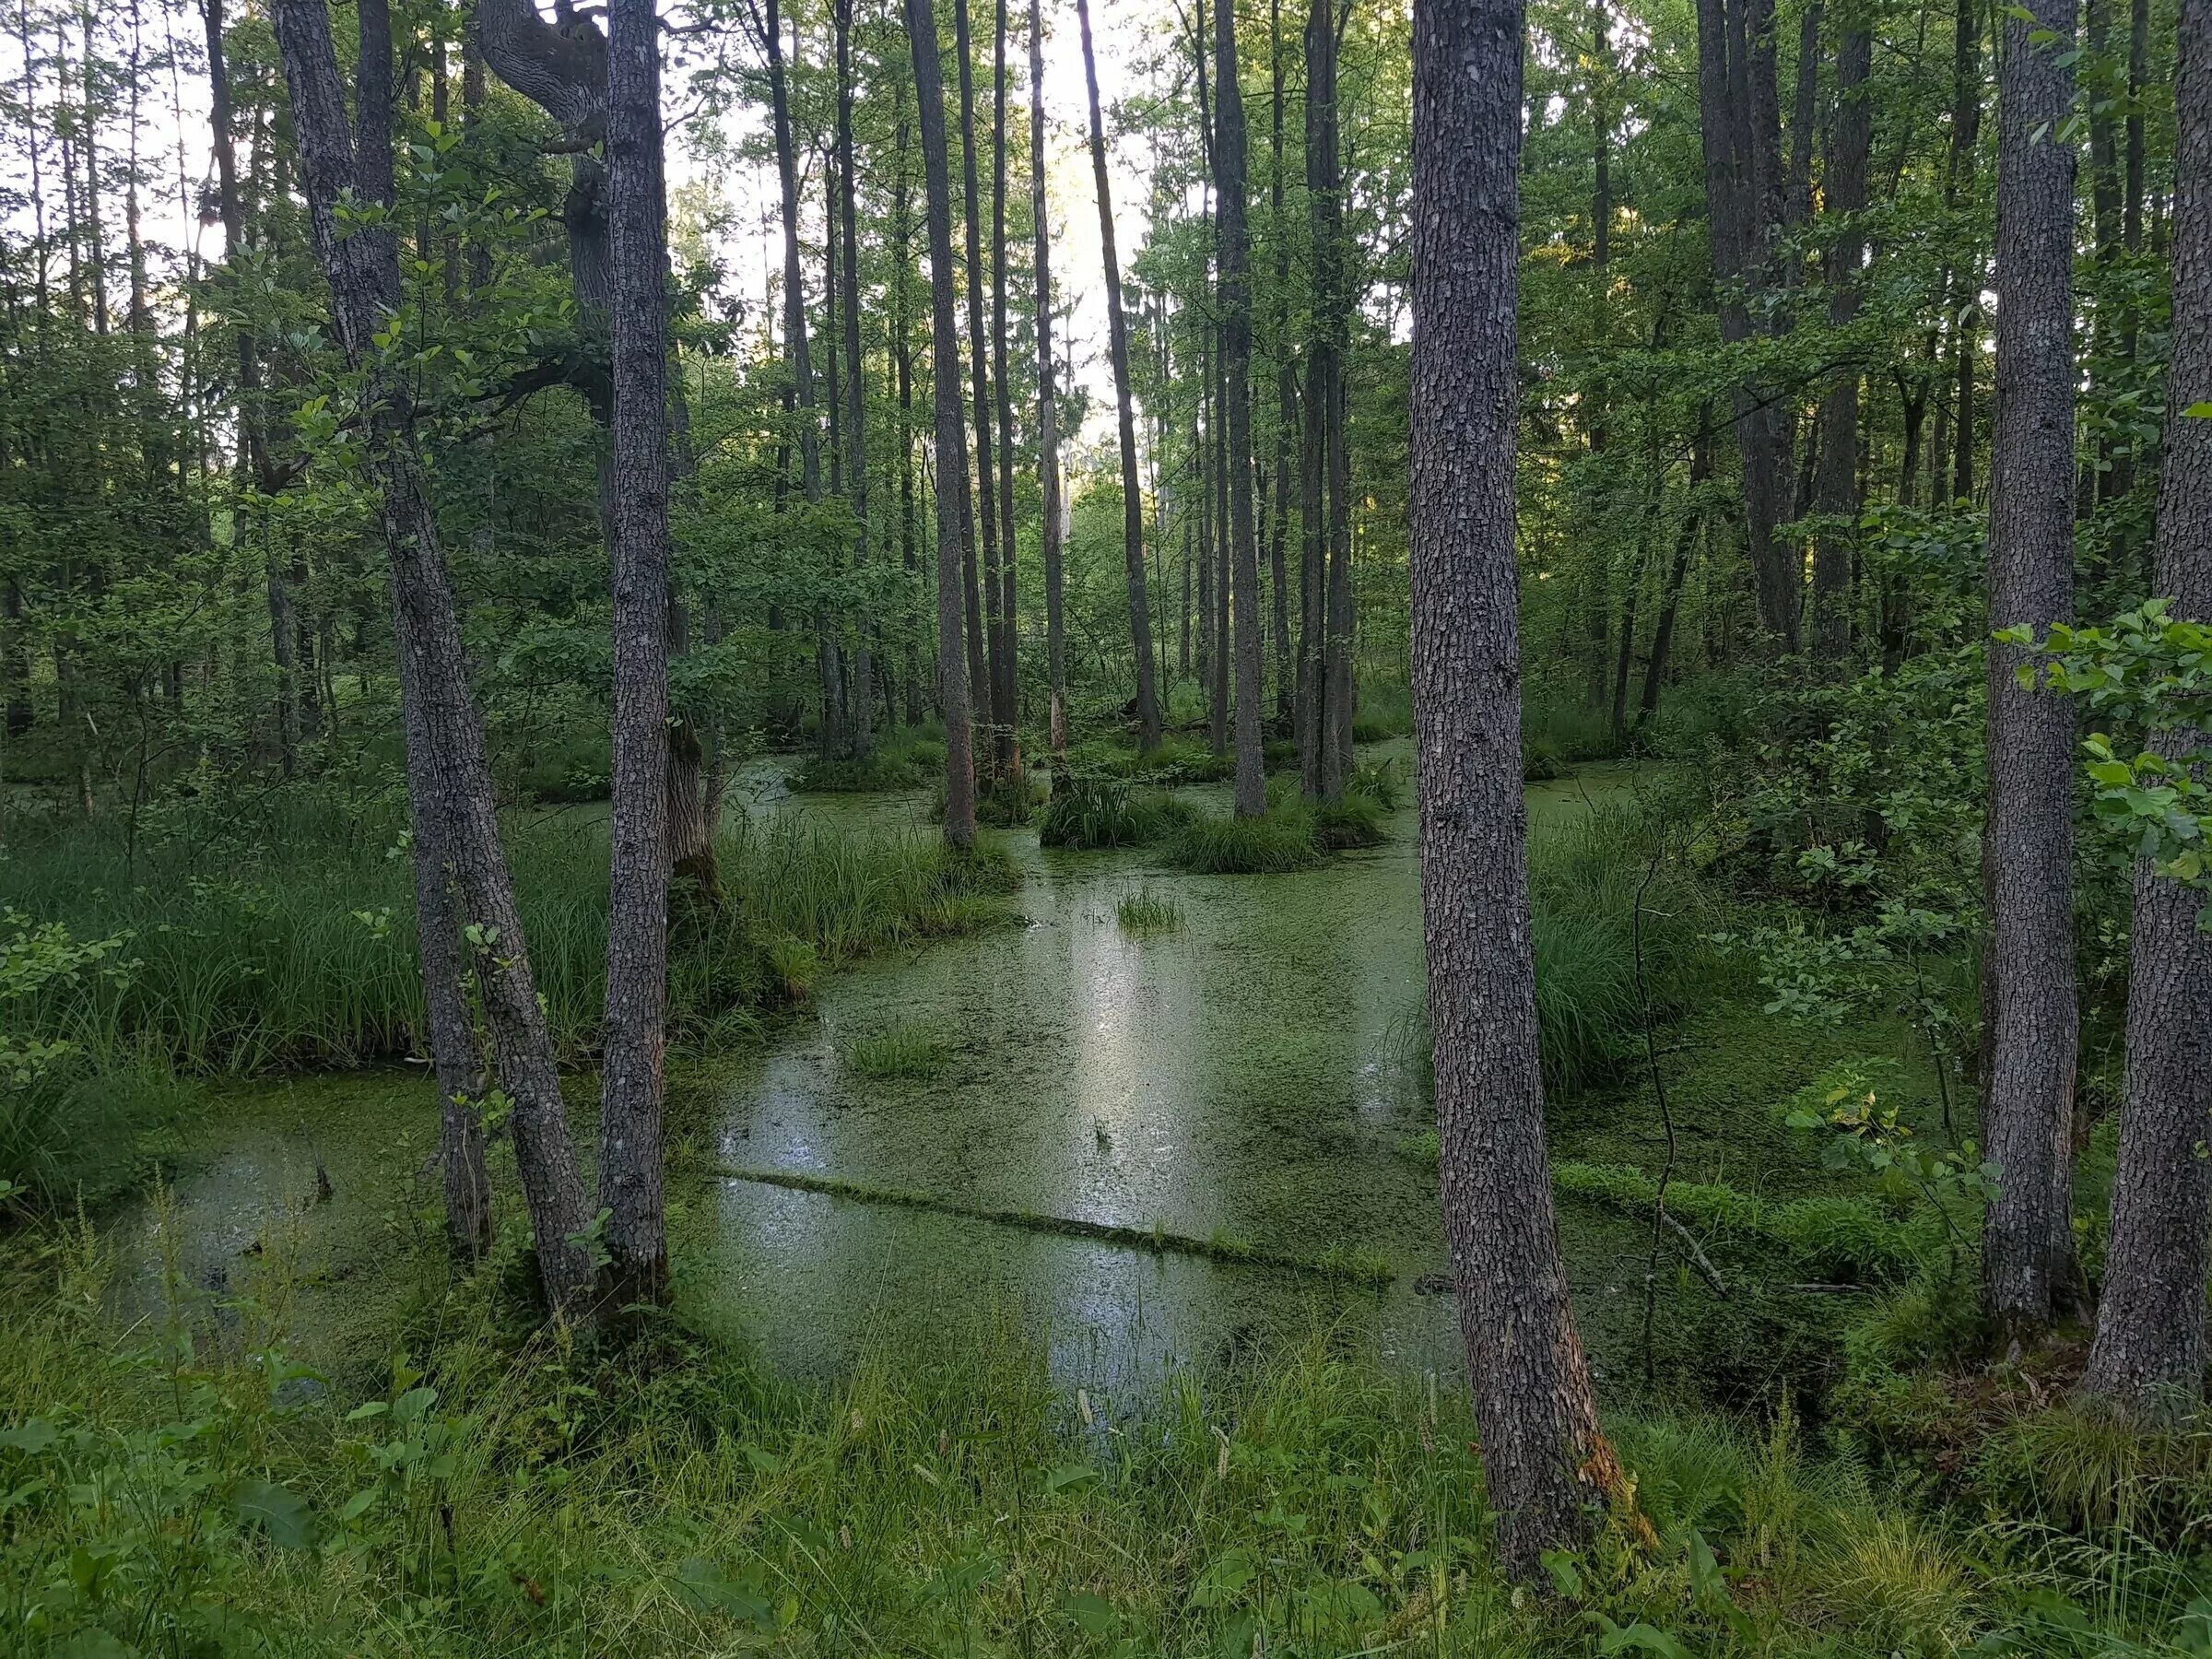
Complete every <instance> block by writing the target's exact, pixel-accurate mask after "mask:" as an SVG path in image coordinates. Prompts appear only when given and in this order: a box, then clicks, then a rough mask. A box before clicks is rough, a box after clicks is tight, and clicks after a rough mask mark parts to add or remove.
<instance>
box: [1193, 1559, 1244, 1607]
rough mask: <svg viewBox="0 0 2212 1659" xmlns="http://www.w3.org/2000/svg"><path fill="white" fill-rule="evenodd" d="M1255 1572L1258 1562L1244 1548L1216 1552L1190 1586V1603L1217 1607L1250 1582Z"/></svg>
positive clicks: (1232, 1597)
mask: <svg viewBox="0 0 2212 1659" xmlns="http://www.w3.org/2000/svg"><path fill="white" fill-rule="evenodd" d="M1258 1572H1259V1564H1258V1563H1257V1562H1256V1561H1254V1560H1253V1556H1252V1552H1251V1551H1250V1550H1248V1549H1232V1550H1230V1551H1229V1552H1228V1553H1227V1554H1226V1555H1219V1556H1216V1557H1215V1558H1214V1559H1213V1560H1212V1561H1210V1562H1208V1563H1207V1565H1206V1571H1203V1572H1201V1573H1200V1574H1199V1575H1198V1581H1197V1583H1194V1584H1193V1585H1192V1586H1191V1606H1194V1607H1218V1606H1221V1605H1223V1604H1224V1603H1225V1602H1229V1601H1230V1600H1233V1599H1234V1598H1235V1596H1236V1594H1237V1592H1238V1591H1240V1590H1241V1589H1243V1588H1244V1586H1245V1585H1247V1584H1249V1583H1252V1581H1253V1578H1254V1577H1255V1576H1256V1575H1257V1574H1258Z"/></svg>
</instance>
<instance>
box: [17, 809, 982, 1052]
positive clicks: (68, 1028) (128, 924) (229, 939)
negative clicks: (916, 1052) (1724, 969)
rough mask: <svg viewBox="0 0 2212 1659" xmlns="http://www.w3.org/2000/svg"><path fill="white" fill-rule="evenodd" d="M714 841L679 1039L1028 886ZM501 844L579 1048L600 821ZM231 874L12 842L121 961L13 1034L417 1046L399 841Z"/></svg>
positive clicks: (684, 951) (772, 833)
mask: <svg viewBox="0 0 2212 1659" xmlns="http://www.w3.org/2000/svg"><path fill="white" fill-rule="evenodd" d="M717 850H718V853H719V856H720V859H721V864H722V873H723V884H724V889H725V892H726V895H727V907H726V910H725V911H724V913H723V914H722V915H720V916H719V917H714V918H711V919H708V920H705V921H698V922H693V923H689V924H686V925H685V926H684V927H682V928H679V930H678V931H677V935H676V936H675V939H674V947H673V949H672V951H671V1011H670V1020H671V1027H672V1030H674V1032H675V1034H677V1036H678V1037H683V1036H687V1035H697V1034H699V1033H700V1032H701V1031H703V1030H707V1029H708V1028H710V1027H711V1026H712V1024H714V1023H715V1022H716V1021H719V1020H722V1019H724V1018H727V1017H728V1016H729V1015H731V1014H732V1013H733V1012H737V1011H742V1010H744V1009H746V1008H748V1007H754V1006H761V1005H764V1004H769V1003H773V1002H775V1001H777V1000H780V999H782V997H784V996H787V995H788V994H791V992H792V991H793V990H794V989H803V988H804V984H805V982H806V979H807V978H808V977H810V975H811V971H812V970H811V966H810V963H819V964H820V965H825V966H831V967H834V966H836V965H837V964H839V963H841V962H843V961H848V960H851V959H854V958H858V957H863V956H866V955H869V954H871V953H874V952H876V951H879V950H883V949H886V948H888V947H894V946H899V945H903V944H907V943H911V942H912V941H914V940H917V939H923V938H928V937H933V936H936V935H945V934H950V933H957V932H960V931H963V930H965V929H969V928H972V927H974V926H977V925H979V924H982V923H983V922H985V921H987V920H988V919H989V918H990V916H991V915H992V914H993V913H994V910H995V906H994V902H993V895H994V894H995V893H998V892H1002V891H1004V890H1006V888H1008V887H1010V886H1011V885H1013V884H1014V882H1015V881H1016V880H1017V879H1018V878H1017V877H1015V875H1014V873H1013V870H1012V867H1011V865H1009V864H1007V863H1006V860H1005V859H1004V857H1003V855H1001V856H998V857H993V856H991V855H988V854H978V855H973V856H971V857H968V858H955V857H954V856H952V855H950V854H948V853H946V851H945V850H944V849H943V847H942V846H941V845H940V844H939V843H938V842H937V841H935V839H934V838H924V837H920V836H906V837H898V836H885V835H858V834H847V833H839V832H835V831H831V830H823V829H819V828H815V827H810V826H804V825H801V824H797V823H794V822H792V821H790V820H784V819H770V820H766V821H754V820H751V819H738V820H736V821H735V824H734V825H733V827H732V828H731V829H730V830H728V831H727V832H726V833H725V834H724V836H723V838H722V839H721V841H720V842H719V845H718V849H717ZM508 853H509V861H510V864H511V865H512V869H513V870H514V872H515V880H516V887H517V896H518V900H519V901H520V904H521V907H522V912H523V919H524V927H525V930H526V934H527V939H528V943H529V947H530V953H531V959H532V966H533V968H534V970H535V974H536V978H537V983H538V987H539V990H540V992H541V994H543V995H544V997H545V1001H546V1012H547V1019H548V1021H549V1023H550V1025H551V1028H552V1031H553V1036H554V1041H555V1042H556V1044H557V1045H558V1047H559V1050H560V1052H561V1053H562V1055H563V1056H564V1057H565V1058H569V1059H576V1058H581V1057H582V1056H584V1055H586V1054H588V1053H590V1052H591V1051H592V1049H593V1047H594V1044H595V1041H596V1034H597V1027H598V1021H599V1018H600V1016H601V1011H602V1006H603V1004H604V1000H605V994H606V904H607V867H606V834H605V830H604V827H603V826H601V825H598V824H596V823H591V822H581V823H571V824H563V823H560V822H559V821H555V822H550V823H548V822H545V821H542V820H541V821H539V822H536V823H532V824H522V825H518V826H516V827H514V828H513V829H512V830H511V832H510V835H509V849H508ZM227 865H228V868H227V869H226V870H224V871H223V872H221V873H217V872H216V871H214V870H212V869H210V868H208V867H206V865H204V864H199V863H194V862H193V861H191V860H189V859H188V858H187V857H186V856H185V855H184V852H183V850H182V849H180V848H173V847H172V848H158V849H156V850H155V851H154V852H153V853H152V854H151V855H150V856H147V857H142V858H141V859H139V860H138V862H137V864H136V865H135V867H126V865H125V864H124V858H123V857H122V856H121V853H120V850H119V848H118V847H117V846H116V845H114V844H113V843H112V842H111V841H107V840H104V839H102V838H101V837H100V835H98V834H97V833H94V832H88V831H82V830H80V831H78V832H77V833H76V834H75V835H72V836H70V837H68V838H67V839H56V840H52V841H42V842H37V843H33V844H30V845H28V846H24V845H18V847H17V848H16V849H15V850H14V852H13V853H12V855H11V856H10V857H9V859H8V861H7V862H6V864H5V865H0V896H4V897H5V900H6V902H7V903H8V904H9V905H11V906H12V907H14V908H15V909H17V910H18V911H23V912H29V913H30V914H32V915H33V916H34V917H35V918H36V919H37V920H39V921H50V922H59V923H61V924H64V925H65V926H66V927H67V928H69V929H70V930H71V931H72V932H73V933H74V934H75V935H77V936H79V937H100V936H106V935H120V936H122V937H123V938H124V941H125V942H124V946H123V947H122V948H121V949H120V950H119V951H118V952H117V953H116V955H115V957H114V959H113V965H112V971H103V972H99V973H91V974H85V975H80V976H78V977H76V979H75V980H73V981H70V982H65V983H57V984H54V985H53V986H51V987H49V988H48V989H47V991H46V992H44V993H43V994H38V995H34V996H30V997H27V998H25V999H23V1000H21V1001H20V1002H18V1003H16V1004H14V1005H11V1006H9V1007H7V1008H6V1010H5V1016H4V1017H5V1018H6V1022H7V1029H6V1035H7V1036H8V1037H9V1038H11V1039H14V1040H17V1041H23V1040H32V1039H36V1040H41V1041H68V1042H72V1043H76V1044H77V1045H79V1046H80V1047H82V1048H85V1049H87V1050H90V1051H93V1052H96V1053H116V1054H121V1053H138V1052H145V1053H153V1054H156V1055H159V1056H160V1057H163V1058H165V1059H167V1060H168V1061H170V1062H171V1063H172V1064H174V1065H176V1066H178V1067H180V1068H182V1069H183V1070H186V1071H201V1072H211V1071H229V1072H246V1073H253V1072H264V1071H270V1070H275V1069H278V1068H282V1067H288V1066H300V1065H359V1064H360V1063H362V1062H365V1061H370V1060H374V1059H379V1058H386V1057H391V1056H395V1055H403V1054H406V1053H409V1052H410V1051H411V1049H412V1048H413V1047H414V1045H415V1043H416V1041H417V1039H416V1033H417V1032H418V1031H419V1030H420V1029H421V1027H420V1019H421V998H422V988H421V983H420V980H419V977H418V970H417V966H416V956H415V934H414V917H413V905H412V889H411V878H410V875H409V870H408V861H407V858H406V855H405V853H404V851H403V850H402V849H400V848H399V847H398V846H397V845H396V844H394V843H393V842H389V841H379V840H371V839H369V838H362V837H356V838H351V839H343V840H342V839H335V838H334V839H330V840H324V841H293V842H289V843H284V844H279V843H276V842H265V843H263V844H262V845H261V846H259V847H258V848H256V849H254V851H253V854H252V856H250V857H248V858H238V859H232V860H229V861H227Z"/></svg>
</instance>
